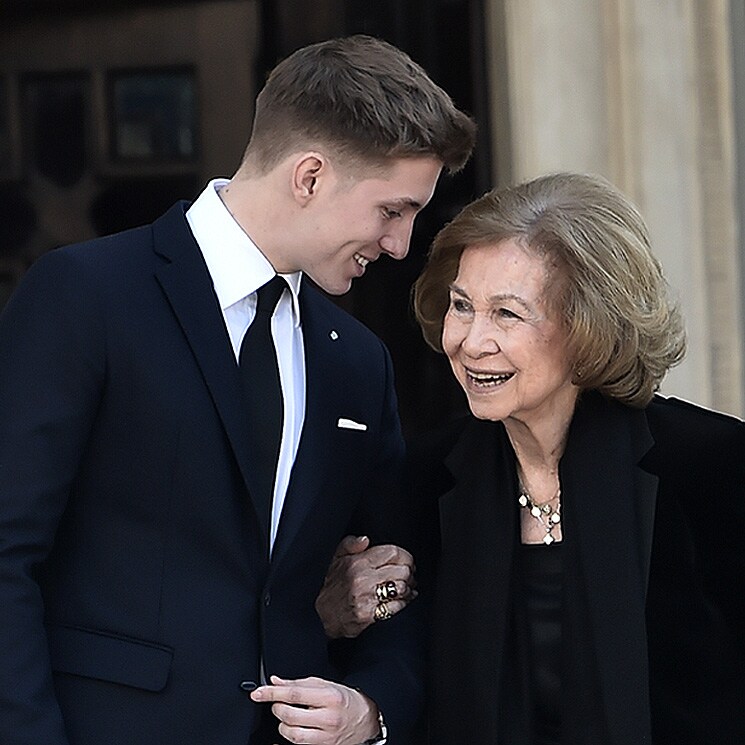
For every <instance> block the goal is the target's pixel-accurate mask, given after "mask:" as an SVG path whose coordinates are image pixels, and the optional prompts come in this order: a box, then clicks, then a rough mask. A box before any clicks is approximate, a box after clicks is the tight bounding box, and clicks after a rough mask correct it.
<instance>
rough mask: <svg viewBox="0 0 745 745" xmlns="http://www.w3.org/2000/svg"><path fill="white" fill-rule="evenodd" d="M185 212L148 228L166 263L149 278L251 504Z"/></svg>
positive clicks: (243, 446)
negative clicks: (190, 359) (187, 350)
mask: <svg viewBox="0 0 745 745" xmlns="http://www.w3.org/2000/svg"><path fill="white" fill-rule="evenodd" d="M185 207H186V205H185V203H181V204H177V205H175V206H174V207H172V208H171V209H170V210H169V211H168V212H167V213H166V214H165V215H164V216H163V217H161V218H160V219H159V220H157V221H156V222H155V223H154V224H153V234H154V245H155V251H156V253H158V254H160V255H161V256H163V257H164V258H166V259H167V263H164V264H163V265H162V266H160V267H159V268H158V269H157V270H156V273H155V274H156V278H157V280H158V282H159V283H160V285H161V287H162V289H163V292H164V293H165V295H166V297H167V298H168V302H169V303H170V305H171V308H172V310H173V312H174V314H175V315H176V318H177V319H178V322H179V324H180V326H181V329H182V330H183V332H184V335H185V336H186V339H187V341H188V343H189V346H190V347H191V350H192V352H193V354H194V357H195V359H196V361H197V364H198V366H199V369H200V370H201V373H202V376H203V378H204V381H205V383H206V385H207V388H208V389H209V391H210V395H211V396H212V400H213V401H214V404H215V407H216V409H217V411H218V413H219V415H220V418H221V420H222V423H223V426H224V427H225V431H226V432H227V435H228V439H229V441H230V444H231V446H232V448H233V452H234V453H235V457H236V460H237V461H238V466H239V468H240V471H241V474H242V476H243V480H244V481H245V483H246V486H247V487H248V491H249V493H250V494H251V496H252V499H253V494H254V490H253V489H252V474H253V473H255V470H254V469H253V468H252V465H251V450H250V447H249V441H248V432H247V427H248V422H247V416H246V412H245V407H244V406H243V394H242V390H241V381H240V378H239V373H238V366H237V364H236V361H235V355H234V354H233V349H232V346H231V342H230V337H229V335H228V332H227V329H226V328H225V323H224V321H223V317H222V312H221V310H220V305H219V303H218V300H217V296H216V294H215V292H214V289H213V287H212V280H211V278H210V275H209V272H208V270H207V266H206V264H205V262H204V259H203V258H202V253H201V251H200V250H199V246H198V245H197V243H196V241H195V240H194V237H193V236H192V234H191V231H190V230H189V228H188V225H187V223H186V219H185V217H184V211H185ZM254 508H255V511H256V514H257V516H258V518H259V522H260V524H261V535H262V536H263V537H264V540H266V541H267V542H268V536H269V526H268V524H267V515H266V514H265V511H264V510H262V509H261V505H259V504H258V503H256V502H255V501H254ZM265 553H266V555H268V547H267V551H266V552H265Z"/></svg>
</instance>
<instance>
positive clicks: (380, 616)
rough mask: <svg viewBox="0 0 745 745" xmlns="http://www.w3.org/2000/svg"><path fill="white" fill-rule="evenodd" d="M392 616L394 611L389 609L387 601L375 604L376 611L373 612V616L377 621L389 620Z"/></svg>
mask: <svg viewBox="0 0 745 745" xmlns="http://www.w3.org/2000/svg"><path fill="white" fill-rule="evenodd" d="M392 616H393V613H391V612H390V611H389V610H388V606H387V605H386V604H385V603H378V604H377V605H376V606H375V612H374V613H373V618H374V619H375V620H376V621H387V620H388V619H389V618H391V617H392Z"/></svg>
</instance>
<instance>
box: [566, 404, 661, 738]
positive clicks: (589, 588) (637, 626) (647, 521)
mask: <svg viewBox="0 0 745 745" xmlns="http://www.w3.org/2000/svg"><path fill="white" fill-rule="evenodd" d="M652 444H653V440H652V437H651V434H650V432H649V429H648V427H647V422H646V416H645V414H644V412H643V411H641V410H632V409H629V408H628V407H623V406H620V405H618V404H616V403H612V402H609V401H606V400H604V399H602V398H601V397H600V396H599V395H597V394H585V396H584V397H583V398H582V400H581V401H580V403H579V404H578V407H577V412H576V414H575V417H574V419H573V422H572V425H571V429H570V433H569V438H568V442H567V448H566V451H565V454H564V457H563V458H562V462H561V466H560V469H561V471H560V474H561V483H562V525H563V527H564V531H565V541H566V543H567V548H568V549H570V551H571V552H572V554H573V556H574V558H578V559H579V567H580V568H579V573H577V572H576V571H574V570H572V569H571V566H573V564H569V565H568V568H567V575H566V582H567V593H568V600H569V603H570V604H573V605H574V604H576V603H578V602H580V601H579V597H580V591H578V590H577V587H578V583H579V582H581V580H580V579H579V578H580V577H584V579H585V582H586V590H585V596H586V598H587V605H588V611H589V621H590V626H591V630H592V640H593V642H594V648H595V651H596V655H595V659H597V660H598V678H599V682H600V687H601V692H602V696H601V698H602V701H603V706H604V708H605V712H606V718H607V722H608V725H609V730H610V732H611V734H612V737H613V738H614V739H613V742H617V743H627V742H647V741H648V740H647V739H646V738H648V737H649V732H650V714H649V687H648V675H647V642H646V620H645V601H646V587H647V578H648V575H649V561H650V552H651V544H652V531H653V523H654V508H655V500H656V490H657V478H656V477H654V476H651V475H650V474H647V473H645V472H644V471H642V469H641V468H640V467H639V466H638V463H639V461H640V459H641V458H642V457H643V455H644V453H646V452H647V450H648V449H649V448H650V447H651V446H652ZM583 641H584V643H586V641H587V640H586V639H585V640H583Z"/></svg>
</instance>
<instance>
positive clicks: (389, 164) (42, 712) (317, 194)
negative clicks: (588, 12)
mask: <svg viewBox="0 0 745 745" xmlns="http://www.w3.org/2000/svg"><path fill="white" fill-rule="evenodd" d="M473 137H474V126H473V123H472V122H471V120H470V119H469V118H468V117H466V116H465V115H464V114H462V113H461V112H459V111H458V110H457V109H455V107H454V106H453V104H452V102H451V100H450V99H449V97H448V96H447V94H445V93H444V92H443V91H442V90H441V89H439V88H438V87H437V86H436V85H435V84H434V83H433V82H432V81H431V80H430V79H429V78H428V77H427V76H426V74H425V73H424V71H423V70H422V69H421V68H420V67H418V66H417V65H415V64H414V63H413V62H412V61H411V60H410V59H409V58H408V57H407V56H406V55H405V54H403V53H402V52H400V51H399V50H397V49H395V48H394V47H391V46H390V45H388V44H386V43H384V42H381V41H378V40H375V39H372V38H369V37H350V38H347V39H340V40H334V41H328V42H324V43H321V44H316V45H313V46H310V47H307V48H305V49H301V50H299V51H298V52H296V53H295V54H293V55H292V56H290V57H289V58H288V59H287V60H285V61H284V62H282V63H281V64H280V65H279V66H278V67H277V68H276V69H275V70H274V72H273V73H272V75H271V76H270V78H269V80H268V81H267V84H266V86H265V88H264V89H263V90H262V92H261V93H260V94H259V97H258V99H257V102H256V113H255V120H254V127H253V132H252V136H251V140H250V143H249V145H248V148H247V150H246V153H245V156H244V159H243V162H242V163H241V165H240V167H239V169H238V171H237V173H236V174H235V176H234V177H233V178H232V179H231V180H230V181H227V182H226V181H221V180H217V181H213V182H211V183H210V184H209V185H208V186H207V188H206V189H205V191H204V192H203V193H202V195H201V196H200V197H199V198H198V199H197V200H196V202H195V203H194V204H193V205H192V206H191V207H188V205H184V204H178V205H175V206H174V207H173V208H172V209H171V210H170V211H169V212H168V213H166V214H165V215H164V216H163V217H161V218H160V219H158V220H157V221H156V222H154V223H153V224H152V225H150V226H147V227H143V228H139V229H135V230H132V231H127V232H125V233H123V234H119V235H116V236H109V237H106V238H102V239H98V240H96V241H92V242H89V243H86V244H81V245H77V246H72V247H67V248H63V249H59V250H57V251H53V252H50V253H49V254H47V255H46V256H44V257H43V258H42V259H41V260H40V261H39V262H38V263H37V264H36V265H35V266H34V267H32V269H31V270H30V271H29V273H28V274H27V276H26V278H25V279H24V282H23V283H22V285H21V287H20V288H19V290H18V292H17V293H16V295H15V297H14V298H13V299H12V300H11V302H10V303H9V304H8V306H7V307H6V310H5V312H4V315H3V316H2V319H1V320H0V360H1V362H0V495H2V499H1V501H0V659H2V660H3V664H2V665H0V741H1V742H2V743H3V744H4V745H32V744H33V745H39V743H45V745H101V743H107V745H124V744H125V743H126V744H127V745H132V744H134V743H136V744H137V745H150V744H152V745H155V743H158V744H159V745H171V744H173V745H176V744H178V745H183V744H184V743H195V744H196V743H199V744H200V745H207V744H210V743H214V744H215V745H218V744H219V745H233V744H235V745H239V744H240V745H245V744H246V743H247V742H248V743H250V745H269V744H270V743H273V742H278V741H279V738H278V736H277V730H276V725H277V718H278V719H279V721H280V722H281V724H280V729H279V732H280V734H281V735H283V736H286V737H287V738H288V739H289V740H291V741H292V742H296V743H328V744H333V745H358V744H359V743H363V742H378V741H382V735H383V731H384V727H382V726H381V722H382V719H381V716H382V717H383V718H384V720H385V724H386V725H387V728H388V731H389V742H390V743H400V742H402V741H404V739H405V737H406V732H407V729H408V727H409V725H410V724H411V722H412V719H413V718H414V717H415V716H416V713H417V709H418V704H419V702H420V699H421V687H420V686H421V682H420V677H419V665H420V660H419V655H418V651H417V650H418V644H417V639H416V631H417V630H416V628H414V627H413V624H412V622H411V621H410V620H409V619H408V618H406V617H407V616H408V615H409V614H401V616H400V617H397V618H396V619H394V620H391V621H390V622H389V623H387V624H379V625H378V626H376V628H375V629H373V630H371V632H369V633H367V634H365V635H363V638H360V639H359V640H355V641H353V642H350V648H349V649H347V650H345V653H344V661H345V663H344V669H343V670H340V669H338V668H337V667H335V666H334V664H333V662H332V660H331V659H330V655H329V642H328V639H327V638H326V636H325V634H324V630H323V625H322V623H321V621H320V619H319V617H318V615H317V614H316V612H315V610H314V599H315V596H316V595H317V593H318V591H319V588H320V587H321V584H322V581H323V577H324V573H325V570H326V568H327V566H328V564H329V561H330V559H331V556H332V554H333V551H334V547H335V546H336V544H337V543H338V542H339V540H340V539H341V538H342V536H344V535H346V534H348V533H355V534H362V535H367V536H369V537H370V538H371V539H372V540H374V541H391V542H394V541H396V540H397V539H398V538H400V536H397V535H396V534H395V531H396V529H397V525H398V519H397V516H396V504H395V500H394V498H393V495H394V494H395V488H394V483H393V482H394V480H395V474H396V472H397V469H398V466H399V463H400V458H401V450H402V445H401V436H400V431H399V424H398V419H397V415H396V402H395V396H394V391H393V381H392V372H391V364H390V359H389V357H388V353H387V351H386V349H385V348H384V346H383V345H382V343H381V342H380V341H379V340H378V339H377V338H375V337H374V336H373V335H372V334H371V333H370V332H369V331H367V330H366V329H365V328H364V327H363V326H362V325H361V324H359V323H357V322H356V321H355V320H354V319H352V318H351V317H350V316H348V315H346V314H345V313H343V312H342V311H341V310H340V309H338V308H337V307H336V306H335V305H334V304H333V303H331V302H330V301H329V300H328V299H327V298H325V297H324V296H323V295H322V294H321V293H319V292H318V291H317V290H316V289H314V288H313V287H312V286H311V284H310V283H309V282H308V281H307V279H306V278H305V277H304V276H303V275H305V274H307V275H308V276H309V277H310V278H311V279H312V280H314V281H315V283H317V284H318V285H320V287H321V288H323V289H324V290H326V291H327V292H329V293H332V294H341V293H343V292H346V291H347V290H348V289H349V287H350V285H351V282H352V280H353V279H354V278H356V277H359V276H361V275H362V274H364V272H365V271H366V267H367V265H368V264H369V263H370V262H372V261H375V260H376V259H378V258H379V257H380V256H381V255H382V254H387V255H388V256H391V257H393V258H397V259H398V258H402V257H403V256H405V254H406V252H407V249H408V245H409V238H410V234H411V227H412V223H413V221H414V218H415V216H416V214H417V213H418V211H419V210H420V209H421V208H422V207H424V205H426V203H427V202H428V201H429V199H430V197H431V196H432V192H433V190H434V188H435V183H436V181H437V178H438V175H439V173H440V170H441V168H442V167H443V166H444V167H446V168H448V169H450V170H451V171H452V170H457V169H458V168H460V167H461V166H462V165H463V163H464V162H465V160H466V159H467V158H468V156H469V154H470V151H471V148H472V144H473ZM277 274H279V275H281V276H282V280H281V281H280V280H276V279H274V280H273V278H274V277H275V276H276V275H277ZM270 280H273V281H271V282H270ZM277 282H279V284H278V285H277ZM275 285H277V288H278V289H277V292H276V294H275V297H274V298H272V299H271V300H267V293H268V292H269V288H271V287H274V286H275ZM257 304H258V310H257ZM275 306H276V307H275ZM254 317H255V320H256V323H255V324H254ZM260 321H261V323H260ZM247 328H251V333H247V331H246V330H247ZM261 329H263V331H261ZM254 331H255V333H254ZM262 334H263V336H262ZM244 337H245V338H244ZM267 345H268V346H267ZM264 363H267V364H264ZM257 365H258V366H257ZM257 390H259V391H260V398H259V400H258V401H256V400H255V393H256V391H257ZM271 432H274V434H273V435H271ZM272 440H274V442H273V443H272V442H271V441H272ZM269 444H271V445H272V447H268V445H269ZM276 676H281V677H276ZM334 681H336V682H334ZM262 683H266V685H260V684H262ZM257 685H260V687H259V688H258V690H254V689H255V688H256V687H257ZM252 690H253V691H254V692H253V693H252V694H251V696H248V695H246V692H247V691H252ZM271 702H274V704H273V711H274V714H272V713H271V711H270V706H271V705H272V703H271ZM275 715H276V717H277V718H275Z"/></svg>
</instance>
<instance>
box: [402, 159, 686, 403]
mask: <svg viewBox="0 0 745 745" xmlns="http://www.w3.org/2000/svg"><path fill="white" fill-rule="evenodd" d="M505 240H515V241H517V242H518V243H520V244H522V245H523V246H526V247H528V248H529V249H531V250H533V251H535V252H536V253H537V254H538V255H540V256H542V257H544V259H545V260H546V262H547V265H548V266H553V267H555V270H554V278H555V280H556V281H553V282H551V286H550V287H549V288H547V289H548V292H549V295H548V297H549V302H550V303H551V305H552V307H553V308H554V309H555V310H556V311H557V312H558V313H559V314H560V315H561V317H562V321H563V323H564V327H565V330H566V333H567V337H568V344H567V354H568V355H569V359H570V361H571V364H572V366H573V370H574V381H573V382H574V383H575V384H576V385H578V386H580V388H583V389H595V390H599V391H601V392H602V393H604V394H605V395H607V396H610V397H612V398H615V399H618V400H619V401H622V402H624V403H626V404H629V405H631V406H639V407H641V406H645V405H646V404H647V403H649V401H650V399H651V398H652V395H653V394H654V392H655V391H656V390H657V389H658V388H659V385H660V382H661V381H662V379H663V377H664V376H665V374H666V373H667V371H668V370H669V369H670V367H672V366H673V365H675V364H677V363H678V362H680V361H681V359H682V358H683V355H684V354H685V346H686V341H685V330H684V326H683V320H682V317H681V314H680V311H679V309H678V307H677V303H675V302H674V301H673V300H672V299H671V297H670V293H669V288H668V285H667V282H666V281H665V278H664V276H663V274H662V268H661V266H660V263H659V262H658V261H657V259H656V258H655V257H654V256H653V255H652V252H651V248H650V241H649V234H648V231H647V227H646V225H645V223H644V220H643V219H642V217H641V215H640V214H639V212H638V210H637V209H636V208H635V207H634V205H633V204H631V202H630V201H629V200H628V199H627V198H626V197H625V196H624V195H623V194H622V193H621V192H619V191H618V190H617V189H616V188H615V187H613V186H612V185H611V184H609V183H608V182H607V181H605V180H604V179H602V178H600V177H598V176H590V175H583V174H576V173H556V174H551V175H548V176H542V177H540V178H537V179H534V180H532V181H528V182H525V183H522V184H519V185H517V186H510V187H507V188H503V189H495V190H493V191H490V192H488V193H487V194H485V195H484V196H482V197H481V198H480V199H477V200H476V201H474V202H472V203H471V204H469V205H468V206H467V207H465V208H464V209H463V210H462V211H461V212H460V214H458V215H457V216H456V217H455V218H454V219H453V220H452V222H450V223H449V224H448V225H446V226H445V227H444V228H443V229H442V230H441V231H440V232H439V233H438V235H437V236H436V237H435V240H434V243H433V245H432V249H431V251H430V254H429V259H428V261H427V265H426V266H425V268H424V271H423V272H422V274H421V275H420V277H419V279H418V280H417V282H416V284H415V285H414V291H413V293H414V295H413V296H414V309H415V313H416V317H417V320H418V321H419V324H420V325H421V327H422V331H423V333H424V338H425V339H426V341H427V342H428V344H429V345H430V346H432V347H433V348H434V349H436V350H437V351H442V342H441V339H442V327H443V322H444V318H445V313H446V312H447V309H448V303H449V292H448V287H449V285H450V284H451V283H452V282H453V280H454V279H455V277H456V275H457V273H458V265H459V263H460V257H461V254H462V253H463V251H464V250H465V249H466V248H468V247H469V246H476V245H479V246H483V245H494V246H496V245H497V244H499V243H501V242H502V241H505Z"/></svg>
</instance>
